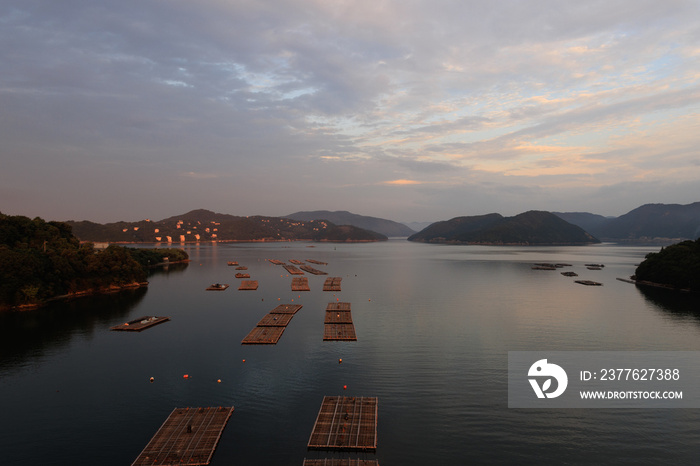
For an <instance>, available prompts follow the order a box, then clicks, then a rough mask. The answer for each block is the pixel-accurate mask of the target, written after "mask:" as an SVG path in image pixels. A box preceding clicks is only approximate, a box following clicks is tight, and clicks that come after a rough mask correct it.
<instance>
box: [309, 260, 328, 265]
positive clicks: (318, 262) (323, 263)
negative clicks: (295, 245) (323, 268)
mask: <svg viewBox="0 0 700 466" xmlns="http://www.w3.org/2000/svg"><path fill="white" fill-rule="evenodd" d="M306 262H311V263H312V264H316V265H328V262H321V261H316V260H313V259H306Z"/></svg>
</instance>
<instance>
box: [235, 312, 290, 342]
mask: <svg viewBox="0 0 700 466" xmlns="http://www.w3.org/2000/svg"><path fill="white" fill-rule="evenodd" d="M301 307H302V306H301V304H280V305H279V306H277V307H276V308H274V309H273V310H272V311H270V313H269V314H267V315H266V316H265V317H263V318H262V319H261V320H260V322H258V325H257V326H256V327H254V328H253V330H251V331H250V333H248V335H246V337H245V338H244V339H243V341H241V344H242V345H276V344H277V342H278V341H279V339H280V338H282V334H283V333H284V329H285V328H287V325H289V322H290V321H291V320H292V317H294V314H296V312H297V311H298V310H299V309H301Z"/></svg>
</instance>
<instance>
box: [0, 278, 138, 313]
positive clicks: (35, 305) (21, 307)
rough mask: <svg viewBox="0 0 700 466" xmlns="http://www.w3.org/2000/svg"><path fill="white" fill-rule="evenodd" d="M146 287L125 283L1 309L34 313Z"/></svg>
mask: <svg viewBox="0 0 700 466" xmlns="http://www.w3.org/2000/svg"><path fill="white" fill-rule="evenodd" d="M146 286H148V282H131V283H125V284H124V285H110V286H108V287H102V288H92V289H89V290H83V291H75V292H73V293H67V294H62V295H58V296H54V297H52V298H48V299H46V300H45V301H42V302H40V303H32V304H20V305H18V306H10V307H7V308H0V312H5V311H19V312H23V311H33V310H35V309H39V308H41V307H44V306H46V305H48V304H49V303H51V302H53V301H64V300H71V299H75V298H83V297H85V296H95V295H102V294H112V293H119V292H120V291H125V290H135V289H138V288H142V287H146Z"/></svg>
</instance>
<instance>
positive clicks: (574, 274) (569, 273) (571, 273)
mask: <svg viewBox="0 0 700 466" xmlns="http://www.w3.org/2000/svg"><path fill="white" fill-rule="evenodd" d="M561 274H562V275H564V276H565V277H578V274H577V273H576V272H562V273H561Z"/></svg>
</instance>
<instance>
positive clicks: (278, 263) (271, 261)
mask: <svg viewBox="0 0 700 466" xmlns="http://www.w3.org/2000/svg"><path fill="white" fill-rule="evenodd" d="M267 261H268V262H270V263H272V264H275V265H284V262H282V261H278V260H277V259H268V260H267Z"/></svg>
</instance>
